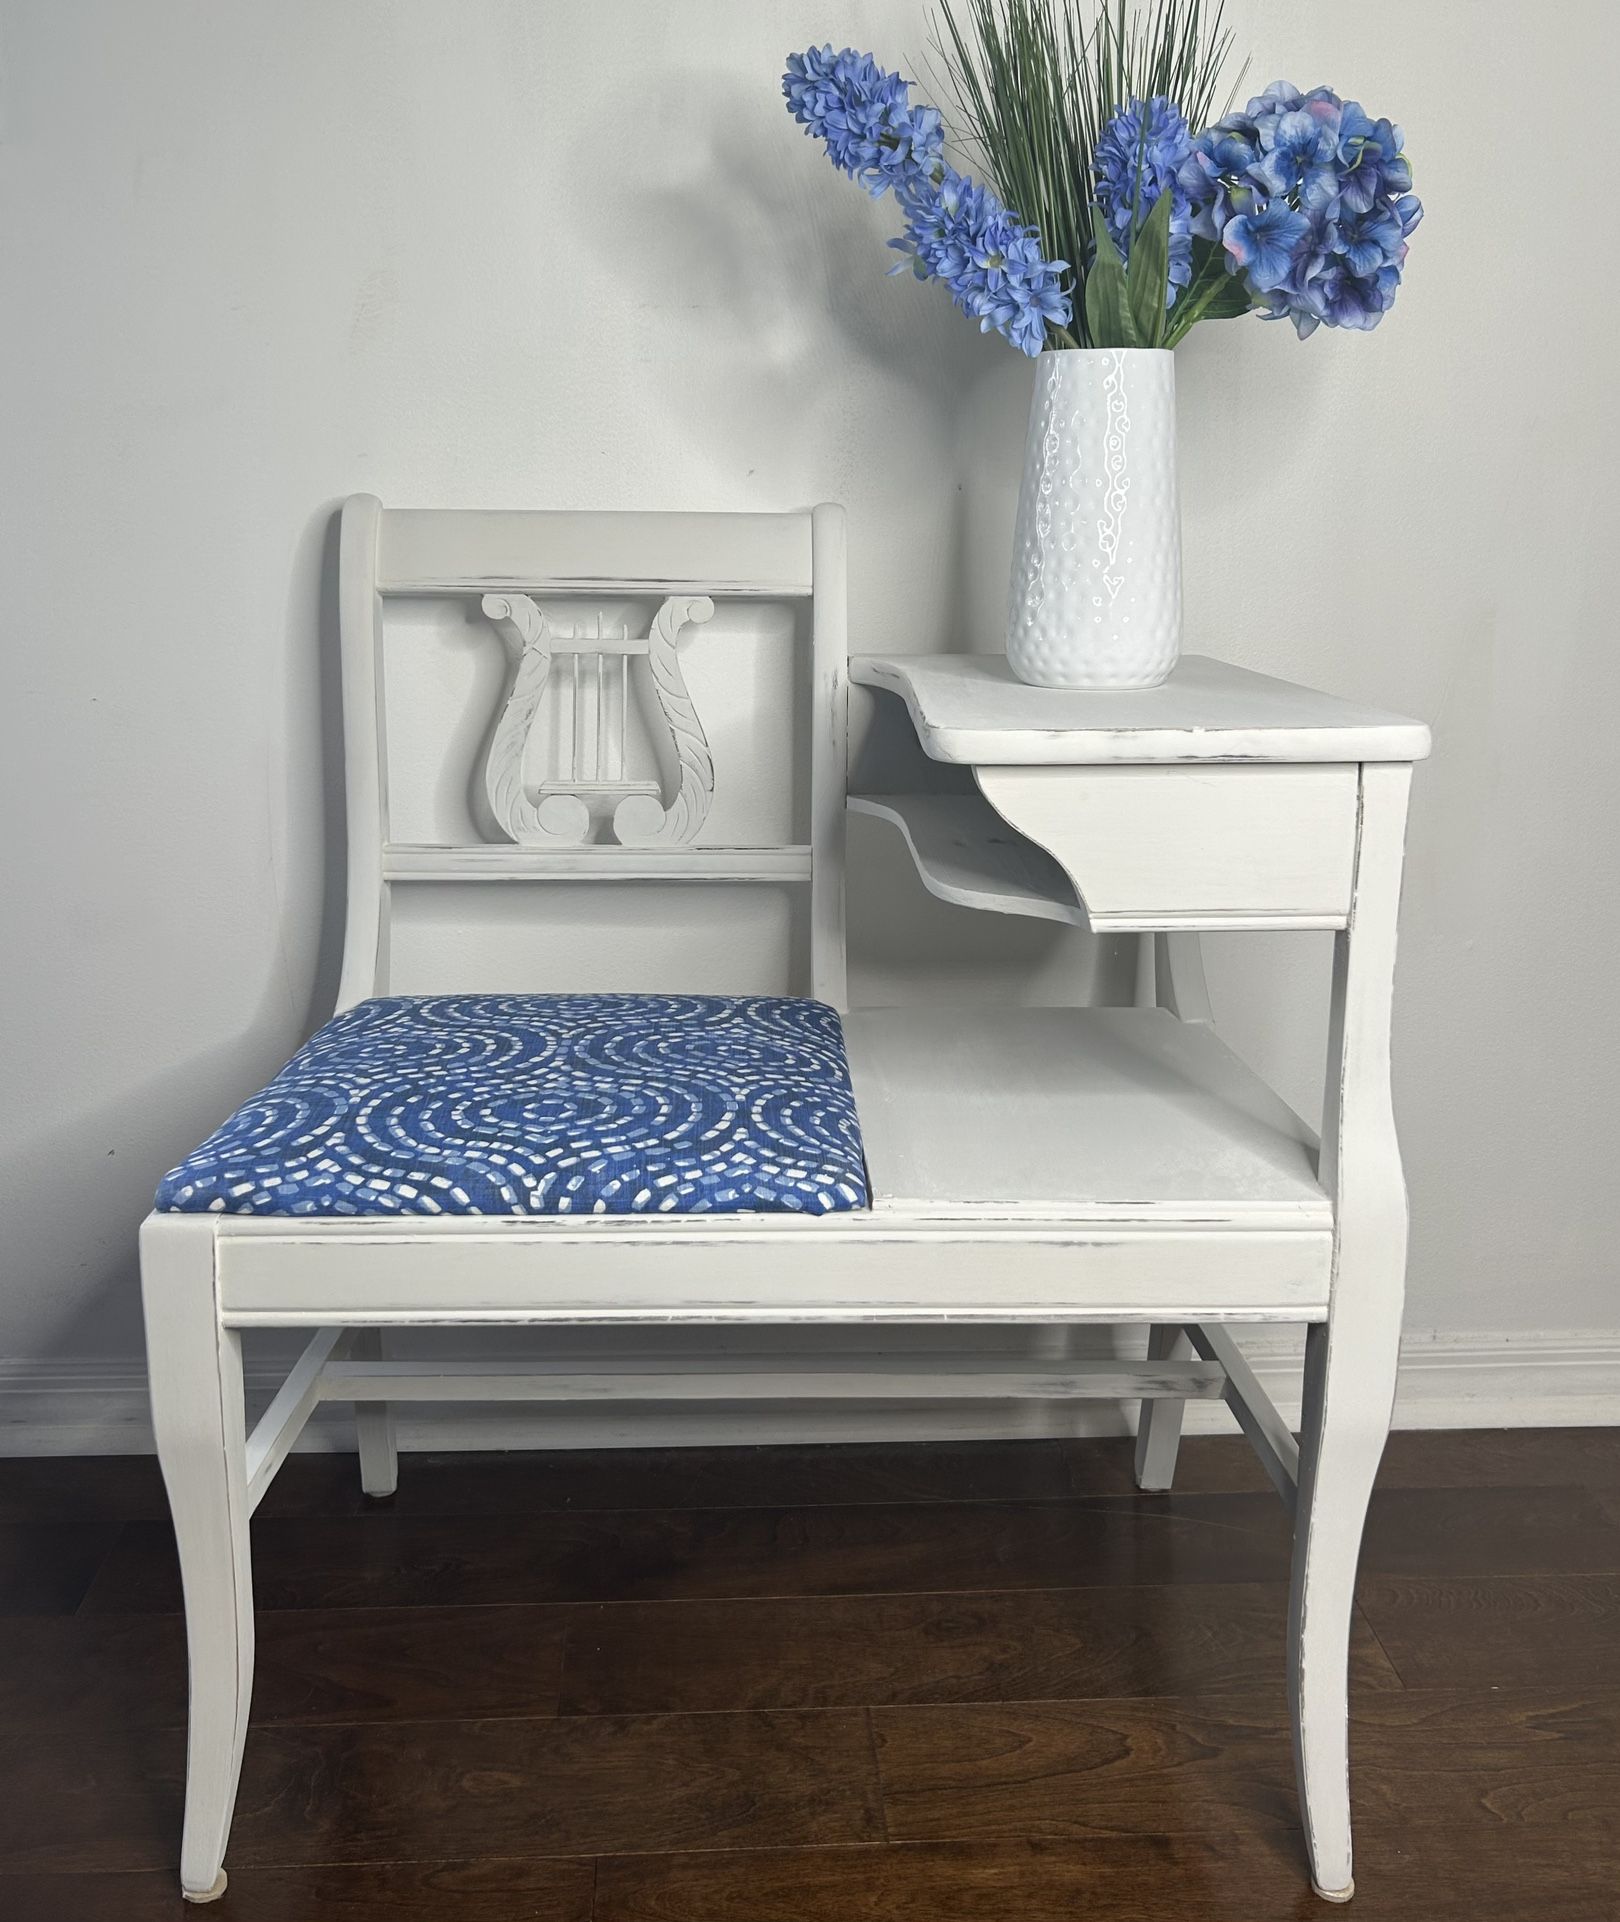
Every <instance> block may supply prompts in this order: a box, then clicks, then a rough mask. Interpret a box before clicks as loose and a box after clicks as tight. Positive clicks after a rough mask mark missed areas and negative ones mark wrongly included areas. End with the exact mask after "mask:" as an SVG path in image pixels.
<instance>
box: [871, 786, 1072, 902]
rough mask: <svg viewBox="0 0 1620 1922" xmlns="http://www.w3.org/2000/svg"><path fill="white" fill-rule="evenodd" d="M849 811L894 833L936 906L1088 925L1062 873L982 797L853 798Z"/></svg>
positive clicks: (919, 795) (948, 795)
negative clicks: (945, 904)
mask: <svg viewBox="0 0 1620 1922" xmlns="http://www.w3.org/2000/svg"><path fill="white" fill-rule="evenodd" d="M849 807H850V812H851V813H852V814H869V815H871V816H872V817H873V819H875V820H879V821H887V822H889V823H890V825H891V826H893V827H896V828H898V829H899V830H900V834H901V837H902V838H903V840H904V841H905V844H906V847H907V849H908V851H909V852H910V855H911V859H912V862H913V863H914V865H915V866H916V869H917V874H918V877H919V878H920V880H921V881H922V884H923V886H924V887H925V888H927V890H928V892H929V893H930V894H932V895H936V896H937V897H938V898H939V899H940V900H941V901H949V902H952V903H953V904H954V905H955V906H957V907H963V908H983V909H988V910H989V911H990V912H991V913H994V914H1022V915H1027V916H1030V917H1032V918H1033V919H1035V920H1038V921H1061V922H1063V923H1064V924H1065V925H1066V926H1069V927H1074V928H1085V927H1089V926H1090V922H1089V921H1088V920H1087V917H1086V911H1085V909H1084V908H1083V907H1082V906H1081V904H1080V902H1079V899H1078V898H1077V896H1076V895H1075V891H1074V889H1073V887H1072V886H1071V885H1070V882H1069V878H1068V876H1067V875H1066V874H1065V873H1064V872H1063V870H1062V868H1061V867H1059V866H1058V864H1057V862H1056V861H1054V860H1053V859H1052V857H1051V855H1049V854H1048V853H1047V852H1046V850H1045V849H1044V848H1041V847H1037V846H1036V845H1035V843H1034V842H1033V841H1031V840H1028V839H1027V838H1026V837H1025V836H1024V835H1022V834H1020V833H1019V832H1018V831H1017V830H1016V829H1015V828H1010V827H1008V825H1007V823H1006V822H1005V821H1003V820H1002V818H1001V816H1000V815H999V814H997V813H996V811H995V809H994V808H992V807H991V806H990V804H989V802H988V801H986V800H985V799H984V797H983V796H982V795H979V794H852V795H851V796H850V797H849Z"/></svg>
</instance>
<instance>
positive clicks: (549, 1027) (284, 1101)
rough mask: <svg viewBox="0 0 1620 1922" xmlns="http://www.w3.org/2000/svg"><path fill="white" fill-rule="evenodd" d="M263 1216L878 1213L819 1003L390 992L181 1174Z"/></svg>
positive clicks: (188, 1208)
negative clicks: (870, 1203)
mask: <svg viewBox="0 0 1620 1922" xmlns="http://www.w3.org/2000/svg"><path fill="white" fill-rule="evenodd" d="M157 1205H158V1207H159V1209H160V1210H165V1211H172V1212H180V1213H205V1212H212V1213H224V1214H253V1215H413V1214H423V1215H581V1214H586V1215H589V1214H597V1215H603V1214H610V1215H621V1214H783V1213H793V1214H805V1215H823V1214H832V1213H837V1212H840V1211H843V1210H847V1209H852V1208H864V1207H865V1206H866V1205H867V1185H866V1169H865V1164H864V1161H863V1159H862V1153H861V1133H860V1124H859V1122H858V1120H857V1118H856V1113H855V1097H854V1093H853V1091H852V1089H851V1087H850V1079H849V1065H848V1062H847V1060H846V1058H845V1053H844V1036H843V1029H842V1028H841V1026H840V1024H839V1020H838V1016H837V1015H836V1014H835V1013H834V1011H833V1010H832V1009H831V1008H830V1007H827V1006H826V1005H825V1004H824V1003H822V1002H819V1001H807V1000H799V999H791V998H784V997H777V996H767V995H760V996H735V995H696V994H692V995H656V994H561V995H547V994H519V995H489V994H451V995H390V996H385V997H381V998H378V999H375V1000H370V1001H362V1002H360V1003H359V1004H358V1005H357V1006H355V1007H353V1008H350V1009H348V1010H347V1011H346V1012H345V1013H343V1014H340V1015H339V1016H338V1017H337V1018H336V1020H333V1021H329V1022H328V1023H327V1024H326V1026H325V1027H324V1028H322V1029H321V1031H320V1032H319V1033H318V1034H317V1035H316V1036H315V1037H314V1039H313V1040H311V1041H310V1042H309V1043H308V1044H307V1046H305V1047H304V1048H302V1049H300V1050H299V1052H298V1053H297V1054H296V1055H295V1056H294V1057H293V1059H292V1060H291V1061H290V1062H289V1063H288V1064H287V1066H286V1067H285V1068H283V1069H282V1071H281V1072H280V1074H278V1075H277V1076H276V1077H275V1079H274V1080H273V1081H272V1082H271V1083H270V1084H269V1086H268V1087H266V1088H264V1089H263V1090H262V1091H261V1092H260V1093H258V1094H256V1095H254V1096H253V1097H252V1099H251V1100H249V1101H247V1102H245V1103H244V1104H243V1105H242V1107H240V1108H239V1109H238V1110H237V1111H236V1113H235V1114H234V1115H232V1116H231V1118H230V1120H229V1121H227V1122H226V1123H225V1124H224V1126H223V1127H221V1128H219V1129H218V1130H216V1132H215V1133H214V1134H212V1135H210V1136H209V1138H208V1139H207V1140H206V1141H205V1142H204V1143H203V1144H202V1146H201V1147H199V1148H197V1149H196V1150H195V1151H194V1152H193V1153H191V1154H189V1155H187V1157H186V1158H185V1160H184V1161H182V1162H181V1163H180V1165H179V1167H177V1168H175V1169H174V1170H173V1171H172V1172H171V1173H169V1174H168V1175H167V1176H165V1177H164V1180H163V1184H162V1186H161V1188H160V1189H159V1191H158V1199H157Z"/></svg>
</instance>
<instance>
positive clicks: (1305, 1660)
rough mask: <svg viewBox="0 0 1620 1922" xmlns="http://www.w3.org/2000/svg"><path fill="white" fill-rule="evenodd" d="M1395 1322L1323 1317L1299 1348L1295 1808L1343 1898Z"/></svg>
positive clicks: (1293, 1601) (1320, 1885)
mask: <svg viewBox="0 0 1620 1922" xmlns="http://www.w3.org/2000/svg"><path fill="white" fill-rule="evenodd" d="M1399 1351H1400V1326H1399V1323H1398V1322H1397V1323H1396V1324H1395V1326H1394V1327H1393V1328H1389V1329H1377V1330H1374V1329H1369V1328H1362V1329H1359V1330H1357V1331H1355V1332H1354V1333H1351V1332H1350V1331H1347V1330H1343V1329H1341V1330H1339V1331H1337V1333H1336V1332H1335V1331H1334V1329H1333V1328H1332V1327H1331V1325H1323V1324H1320V1323H1319V1324H1318V1325H1317V1326H1315V1327H1313V1328H1312V1329H1311V1330H1310V1333H1309V1335H1308V1337H1307V1340H1306V1349H1305V1399H1304V1405H1303V1409H1302V1413H1301V1418H1300V1460H1299V1471H1300V1472H1299V1508H1298V1512H1297V1520H1296V1523H1295V1530H1294V1571H1293V1583H1292V1587H1291V1591H1290V1595H1289V1611H1288V1648H1289V1707H1290V1710H1291V1712H1292V1716H1293V1728H1294V1763H1295V1768H1296V1770H1297V1771H1298V1776H1299V1799H1300V1810H1301V1814H1302V1815H1303V1816H1304V1820H1305V1836H1306V1842H1307V1845H1308V1846H1309V1849H1310V1856H1311V1880H1312V1882H1313V1883H1314V1885H1315V1888H1316V1892H1317V1894H1318V1895H1321V1896H1325V1897H1326V1898H1327V1899H1328V1900H1329V1901H1330V1902H1347V1901H1349V1899H1350V1896H1351V1894H1352V1892H1353V1890H1354V1886H1355V1885H1354V1883H1353V1881H1352V1879H1351V1862H1350V1748H1349V1734H1350V1702H1349V1671H1350V1619H1351V1612H1352V1610H1353V1608H1354V1606H1355V1593H1356V1562H1357V1559H1358V1557H1359V1555H1360V1553H1361V1534H1362V1528H1363V1525H1364V1523H1365V1521H1366V1517H1367V1504H1368V1501H1369V1499H1370V1498H1371V1495H1372V1488H1373V1477H1374V1476H1375V1475H1376V1474H1377V1472H1378V1462H1379V1458H1380V1456H1381V1455H1382V1454H1383V1451H1384V1441H1385V1437H1386V1435H1387V1432H1388V1427H1389V1409H1390V1405H1391V1403H1392V1401H1393V1399H1394V1394H1395V1371H1396V1364H1397V1361H1398V1359H1399Z"/></svg>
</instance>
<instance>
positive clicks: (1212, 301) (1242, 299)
mask: <svg viewBox="0 0 1620 1922" xmlns="http://www.w3.org/2000/svg"><path fill="white" fill-rule="evenodd" d="M1253 305H1254V302H1253V301H1252V300H1251V299H1250V298H1249V290H1248V288H1247V287H1246V286H1245V285H1244V284H1243V276H1242V275H1241V274H1228V275H1227V276H1226V278H1225V280H1223V281H1222V282H1221V283H1220V285H1219V286H1217V288H1216V289H1215V292H1214V293H1213V294H1212V295H1211V296H1210V298H1209V300H1208V302H1207V303H1206V304H1205V307H1204V311H1203V312H1202V313H1201V314H1200V315H1199V316H1198V318H1199V319H1200V320H1236V319H1237V317H1238V315H1239V314H1246V313H1248V312H1249V310H1250V308H1251V307H1253Z"/></svg>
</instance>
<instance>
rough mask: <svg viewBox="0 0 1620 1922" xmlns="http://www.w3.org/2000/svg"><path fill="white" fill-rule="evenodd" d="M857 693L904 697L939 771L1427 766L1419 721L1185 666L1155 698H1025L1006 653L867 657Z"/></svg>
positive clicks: (1028, 691)
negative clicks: (1157, 765)
mask: <svg viewBox="0 0 1620 1922" xmlns="http://www.w3.org/2000/svg"><path fill="white" fill-rule="evenodd" d="M849 673H850V679H851V680H852V681H854V682H855V683H856V684H857V685H858V686H862V687H872V688H880V689H882V690H883V691H884V692H885V693H889V694H895V695H898V696H899V698H900V699H901V700H903V701H904V702H905V704H906V707H907V709H908V710H909V712H910V715H911V719H912V724H913V726H914V727H915V728H916V731H917V739H918V740H919V741H920V742H921V744H922V747H923V750H924V752H925V753H926V754H927V755H928V756H929V757H930V758H931V759H933V760H935V761H945V762H955V763H957V764H959V765H960V764H966V765H969V766H979V767H1108V766H1121V765H1131V766H1143V765H1146V764H1149V763H1153V762H1181V761H1199V762H1208V763H1214V762H1221V761H1239V762H1316V763H1321V762H1329V761H1340V762H1344V761H1357V762H1364V761H1420V760H1422V759H1423V757H1424V756H1425V755H1426V754H1427V753H1428V751H1429V730H1428V728H1427V727H1426V726H1425V725H1424V724H1423V722H1421V721H1413V720H1408V719H1406V718H1405V717H1404V716H1403V715H1399V714H1389V713H1386V712H1384V711H1383V710H1382V709H1381V708H1373V707H1364V706H1363V705H1362V704H1361V703H1360V702H1357V701H1346V700H1342V699H1340V698H1339V697H1338V696H1337V695H1334V694H1322V693H1319V692H1318V691H1317V690H1316V689H1314V688H1306V687H1296V686H1295V685H1294V684H1293V683H1292V682H1290V681H1279V680H1276V679H1274V678H1273V677H1272V676H1271V675H1269V674H1256V673H1254V672H1252V671H1251V670H1250V669H1248V668H1242V667H1234V666H1232V664H1231V663H1230V662H1227V661H1216V660H1210V659H1209V658H1207V657H1206V656H1203V655H1199V654H1188V655H1184V656H1183V657H1182V659H1181V661H1180V662H1179V663H1178V664H1177V666H1176V668H1175V669H1174V671H1173V672H1172V673H1171V675H1170V677H1169V679H1168V680H1166V681H1164V682H1162V683H1161V684H1160V685H1159V686H1158V687H1142V688H1054V687H1027V686H1025V684H1024V683H1023V682H1022V681H1019V680H1017V679H1015V678H1014V676H1013V674H1012V671H1011V669H1010V668H1009V667H1008V666H1007V662H1006V659H1005V658H1004V657H1003V656H1001V655H999V654H895V655H879V654H866V655H859V656H857V657H856V658H855V659H853V660H852V661H851V662H850V664H849Z"/></svg>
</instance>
